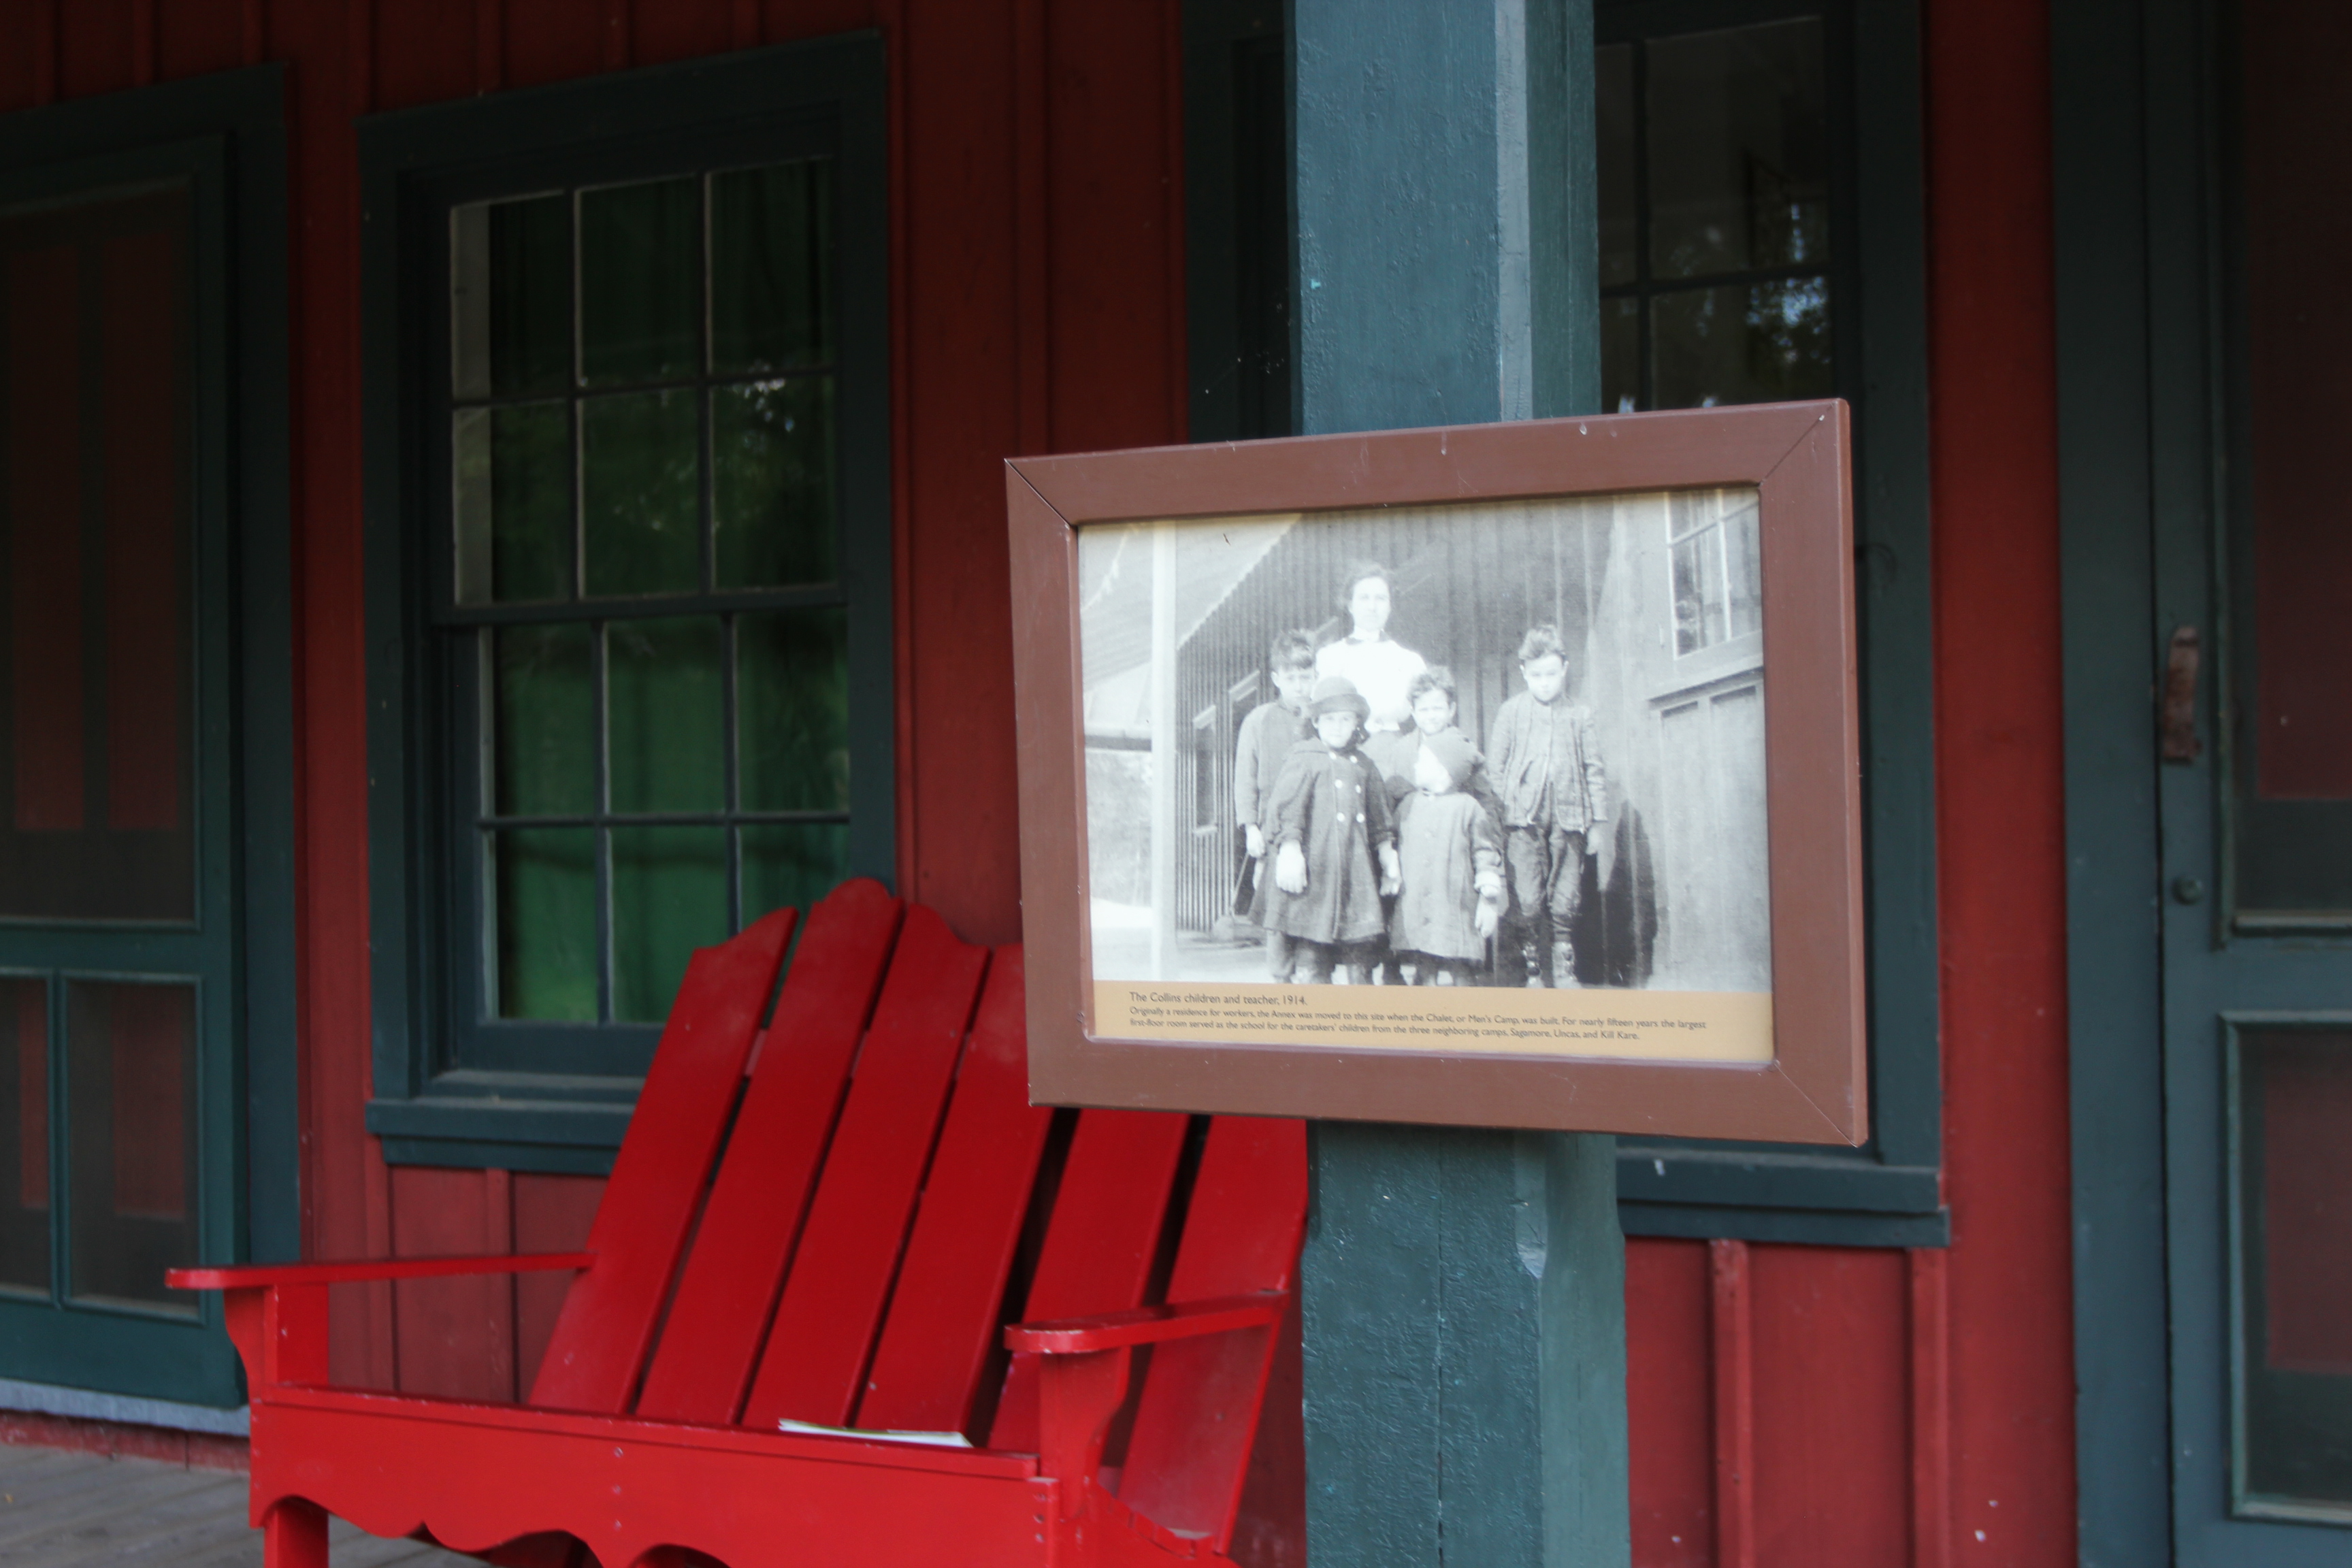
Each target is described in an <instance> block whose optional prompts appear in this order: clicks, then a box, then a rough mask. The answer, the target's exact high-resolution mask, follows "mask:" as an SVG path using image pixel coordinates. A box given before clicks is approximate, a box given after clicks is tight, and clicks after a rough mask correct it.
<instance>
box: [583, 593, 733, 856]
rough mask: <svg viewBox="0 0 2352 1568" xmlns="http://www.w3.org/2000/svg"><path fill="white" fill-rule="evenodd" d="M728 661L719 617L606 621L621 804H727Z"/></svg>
mask: <svg viewBox="0 0 2352 1568" xmlns="http://www.w3.org/2000/svg"><path fill="white" fill-rule="evenodd" d="M721 660H722V655H721V652H720V638H719V618H718V617H717V616H676V617H664V618H662V619H659V620H643V621H614V622H613V623H612V624H611V625H609V626H606V627H605V629H604V679H605V682H606V687H607V690H608V694H609V695H608V697H607V701H608V703H609V710H608V711H609V713H610V728H609V730H608V731H607V734H608V740H607V745H608V747H609V750H608V752H607V761H608V763H609V765H610V768H611V772H612V802H613V809H614V811H616V812H632V811H716V810H718V809H719V808H720V807H721V806H723V805H725V804H726V791H727V773H726V749H725V748H726V738H725V733H724V730H723V722H724V717H725V705H724V700H723V699H722V697H721V694H720V673H719V672H720V668H721Z"/></svg>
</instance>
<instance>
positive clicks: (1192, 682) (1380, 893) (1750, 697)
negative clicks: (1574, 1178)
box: [1078, 488, 1771, 992]
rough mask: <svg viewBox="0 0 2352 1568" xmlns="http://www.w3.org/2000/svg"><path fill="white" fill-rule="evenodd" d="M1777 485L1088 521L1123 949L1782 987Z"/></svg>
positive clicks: (1449, 973) (1085, 604)
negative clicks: (1772, 847) (1772, 526)
mask: <svg viewBox="0 0 2352 1568" xmlns="http://www.w3.org/2000/svg"><path fill="white" fill-rule="evenodd" d="M1758 507H1759V497H1758V494H1757V492H1756V491H1755V490H1754V489H1752V488H1739V489H1707V490H1690V491H1675V492H1653V493H1647V494H1633V495H1616V496H1601V497H1586V498H1578V499H1573V500H1538V501H1527V502H1513V503H1502V504H1497V503H1494V502H1479V503H1476V504H1470V505H1463V506H1457V507H1439V508H1424V509H1404V508H1399V509H1390V510H1376V511H1362V512H1328V513H1318V514H1314V515H1309V516H1288V517H1249V518H1230V519H1216V520H1210V521H1181V522H1143V523H1121V524H1098V525H1093V526H1089V527H1087V528H1086V529H1083V530H1082V531H1080V533H1079V536H1078V590H1079V626H1080V636H1081V649H1080V661H1081V681H1082V686H1083V693H1084V721H1085V731H1086V796H1087V849H1088V873H1089V883H1090V886H1089V889H1088V901H1089V913H1090V921H1091V930H1092V936H1093V949H1094V979H1095V980H1096V981H1097V982H1106V981H1121V982H1152V981H1158V982H1206V983H1216V984H1283V985H1315V984H1340V985H1364V984H1380V985H1450V986H1511V987H1548V988H1563V989H1565V988H1573V987H1584V988H1598V987H1613V988H1622V989H1646V990H1654V991H1678V992H1766V991H1769V990H1770V988H1771V934H1770V927H1769V902H1768V897H1767V892H1768V882H1767V871H1768V862H1767V854H1766V816H1765V763H1764V674H1765V671H1764V650H1763V636H1762V576H1761V571H1760V556H1759V536H1758V515H1759V512H1758Z"/></svg>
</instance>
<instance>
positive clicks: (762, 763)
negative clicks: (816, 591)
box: [735, 608, 849, 811]
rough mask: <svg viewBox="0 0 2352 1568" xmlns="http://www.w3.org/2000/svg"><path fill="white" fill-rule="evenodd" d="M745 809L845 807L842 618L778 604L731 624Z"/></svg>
mask: <svg viewBox="0 0 2352 1568" xmlns="http://www.w3.org/2000/svg"><path fill="white" fill-rule="evenodd" d="M735 641H736V672H735V702H736V712H737V716H738V719H739V721H740V725H741V730H740V736H739V739H738V741H737V745H738V746H739V748H740V757H741V767H742V782H741V790H742V804H743V809H744V810H746V811H846V810H847V809H848V808H849V616H848V613H847V612H846V611H845V610H841V609H837V608H834V609H812V610H779V611H775V612H772V613H769V614H762V615H749V616H740V617H738V618H737V620H736V623H735Z"/></svg>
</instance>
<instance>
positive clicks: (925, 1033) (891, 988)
mask: <svg viewBox="0 0 2352 1568" xmlns="http://www.w3.org/2000/svg"><path fill="white" fill-rule="evenodd" d="M987 966H988V951H987V949H985V948H981V947H973V946H970V945H967V944H966V943H964V942H959V941H958V940H957V939H956V938H955V936H954V935H953V934H952V933H950V931H948V929H947V925H946V922H944V921H941V920H940V917H939V916H938V915H936V914H933V913H932V912H931V911H930V910H928V909H925V908H923V907H922V906H920V905H917V906H915V907H914V908H913V909H911V910H908V915H907V920H906V924H905V925H904V926H903V927H902V928H901V930H900V931H899V936H898V948H897V949H896V951H895V952H893V953H892V954H891V963H890V975H889V978H888V979H887V980H886V981H884V983H883V986H882V999H881V1001H880V1002H879V1003H878V1004H877V1005H876V1007H875V1010H874V1023H873V1026H872V1028H871V1029H870V1030H869V1031H868V1032H867V1034H866V1043H865V1045H864V1047H862V1048H861V1049H860V1051H859V1052H858V1058H857V1068H856V1075H855V1076H854V1077H853V1078H852V1079H850V1085H849V1099H848V1101H847V1103H846V1104H845V1105H844V1106H843V1107H842V1110H841V1121H840V1125H839V1126H838V1128H836V1130H835V1132H834V1138H833V1146H832V1149H831V1151H830V1152H829V1153H828V1154H827V1155H826V1157H825V1166H824V1177H823V1179H822V1180H821V1182H820V1183H819V1184H818V1186H817V1191H816V1197H815V1199H814V1202H813V1203H812V1204H811V1205H810V1207H809V1216H808V1225H807V1228H806V1229H805V1230H804V1231H803V1234H802V1237H801V1244H800V1247H799V1250H798V1252H797V1254H796V1255H795V1259H794V1267H793V1273H792V1277H791V1278H790V1279H787V1280H785V1282H784V1290H783V1296H782V1300H780V1301H779V1302H778V1303H777V1306H776V1316H775V1321H774V1322H773V1323H772V1325H771V1326H770V1327H769V1330H768V1343H767V1348H766V1350H765V1351H764V1352H762V1354H761V1358H760V1366H759V1371H758V1373H756V1374H755V1375H754V1377H753V1378H752V1381H751V1394H750V1396H749V1398H748V1399H747V1400H746V1401H745V1402H744V1405H743V1415H742V1420H743V1424H744V1425H745V1426H752V1427H772V1426H774V1425H775V1424H776V1422H778V1421H779V1420H785V1419H789V1420H793V1421H811V1422H815V1423H817V1424H819V1425H821V1426H845V1425H847V1423H848V1421H849V1418H850V1416H851V1415H852V1414H853V1413H854V1412H855V1411H856V1408H857V1396H858V1394H859V1391H860V1389H861V1387H862V1385H863V1384H864V1381H865V1377H866V1364H867V1363H868V1361H869V1360H870V1359H871V1357H872V1354H873V1351H874V1343H875V1337H876V1334H877V1331H878V1330H879V1329H880V1327H881V1321H882V1313H883V1309H884V1307H885V1305H886V1304H887V1301H888V1300H889V1295H890V1285H891V1281H892V1279H893V1278H894V1277H895V1275H896V1273H897V1270H898V1259H899V1251H900V1248H901V1247H902V1246H903V1245H904V1242H905V1238H906V1235H907V1223H908V1216H909V1215H911V1214H912V1213H913V1212H914V1207H915V1199H916V1196H917V1194H919V1192H920V1191H921V1190H922V1183H923V1178H924V1174H925V1172H926V1171H927V1169H928V1168H929V1163H930V1155H931V1150H932V1146H933V1143H934V1142H935V1141H936V1139H937V1138H938V1135H939V1127H940V1115H941V1113H942V1111H943V1110H945V1108H946V1104H947V1098H948V1089H949V1086H950V1082H951V1081H952V1080H953V1079H954V1076H955V1069H956V1062H957V1059H958V1058H959V1057H960V1056H961V1053H962V1048H963V1041H964V1031H965V1028H966V1027H967V1026H969V1024H970V1023H971V1009H972V1004H973V1002H974V1001H975V1000H976V998H977V997H978V995H979V993H980V984H981V978H982V974H983V973H985V971H986V969H987ZM638 1114H639V1115H640V1116H642V1115H643V1114H644V1112H643V1111H642V1110H640V1111H639V1113H638Z"/></svg>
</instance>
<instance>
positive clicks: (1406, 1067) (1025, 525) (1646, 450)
mask: <svg viewBox="0 0 2352 1568" xmlns="http://www.w3.org/2000/svg"><path fill="white" fill-rule="evenodd" d="M1851 451H1852V437H1851V432H1850V429H1849V421H1848V414H1847V410H1846V405H1844V404H1843V402H1838V401H1831V402H1822V403H1794V404H1773V405H1761V406H1750V407H1738V408H1713V409H1695V410H1687V411H1677V412H1672V413H1658V414H1632V415H1616V416H1592V417H1588V418H1583V419H1552V420H1538V421H1528V422H1523V423H1514V424H1501V425H1470V426H1452V427H1447V428H1440V429H1429V430H1396V431H1379V432H1371V433H1367V434H1362V435H1348V436H1318V437H1302V438H1298V439H1293V440H1279V441H1255V442H1244V443H1239V444H1223V445H1213V446H1200V447H1152V448H1147V449H1142V450H1138V451H1129V452H1105V453H1095V454H1088V455H1084V456H1074V457H1057V458H1015V459H1013V460H1011V461H1008V462H1007V463H1006V464H1005V492H1006V502H1007V508H1008V511H1009V515H1010V526H1011V530H1012V547H1013V584H1012V585H1013V605H1014V606H1015V615H1014V626H1013V669H1014V676H1015V682H1016V713H1017V720H1018V727H1019V742H1020V768H1021V884H1022V895H1023V921H1024V928H1025V936H1026V948H1027V963H1028V976H1029V1092H1030V1097H1031V1099H1032V1100H1034V1101H1035V1102H1037V1103H1041V1104H1042V1103H1054V1104H1073V1105H1117V1106H1139V1107H1151V1108H1156V1109H1162V1110H1201V1111H1239V1112H1250V1113H1257V1114H1262V1115H1278V1116H1311V1117H1328V1118H1338V1119H1343V1120H1352V1121H1403V1122H1438V1123H1452V1124H1457V1125H1467V1126H1488V1127H1528V1128H1549V1129H1557V1130H1562V1131H1602V1132H1628V1133H1643V1134H1649V1135H1675V1136H1684V1137H1698V1138H1742V1139H1766V1140H1772V1141H1776V1142H1798V1143H1852V1144H1859V1143H1861V1142H1864V1140H1865V1139H1866V1138H1867V1137H1868V1135H1869V1125H1868V1122H1869V1116H1868V1103H1869V1095H1868V1092H1867V1088H1866V1084H1865V1080H1864V1055H1865V1038H1866V1035H1865V1026H1864V950H1863V896H1862V864H1863V862H1862V784H1861V742H1860V725H1859V714H1860V707H1859V701H1858V697H1857V693H1856V682H1855V669H1856V651H1857V647H1858V643H1857V640H1856V634H1855V628H1854V595H1853V587H1854V584H1853V493H1852V480H1851V468H1852V464H1851ZM1733 485H1753V486H1755V487H1757V489H1758V490H1759V492H1760V495H1761V498H1762V499H1761V510H1760V523H1761V538H1762V551H1763V580H1764V633H1763V635H1764V659H1765V669H1766V672H1767V674H1766V680H1767V683H1768V684H1767V688H1766V700H1765V769H1766V781H1767V782H1766V789H1767V811H1768V823H1769V826H1768V833H1769V858H1770V878H1771V919H1772V1020H1773V1037H1774V1050H1775V1053H1776V1054H1775V1057H1774V1059H1773V1060H1772V1061H1770V1062H1769V1063H1764V1064H1754V1065H1731V1064H1720V1063H1681V1062H1658V1061H1625V1060H1607V1059H1596V1058H1561V1057H1527V1056H1502V1055H1487V1054H1483V1053H1475V1052H1467V1051H1458V1050H1444V1049H1432V1050H1426V1051H1418V1050H1408V1049H1397V1048H1386V1047H1384V1048H1381V1049H1380V1050H1377V1051H1370V1052H1359V1051H1349V1050H1346V1049H1339V1048H1329V1047H1314V1048H1303V1047H1280V1046H1255V1045H1237V1044H1229V1043H1223V1042H1220V1043H1216V1044H1201V1045H1188V1044H1174V1043H1170V1042H1167V1041H1159V1040H1154V1041H1139V1040H1121V1039H1112V1038H1100V1037H1096V1036H1095V1035H1094V1034H1093V1033H1092V1024H1093V1006H1094V1004H1093V995H1092V990H1091V987H1090V985H1089V984H1088V980H1089V977H1090V976H1091V974H1092V973H1093V963H1092V955H1091V945H1092V938H1091V931H1090V929H1089V926H1088V923H1087V921H1086V919H1085V918H1084V911H1085V910H1086V908H1087V902H1086V900H1087V814H1086V803H1085V798H1084V792H1083V781H1084V779H1085V777H1086V772H1085V735H1084V730H1083V725H1082V717H1081V711H1080V700H1079V693H1080V687H1079V652H1078V649H1079V642H1078V618H1077V613H1078V612H1077V598H1076V584H1077V569H1076V568H1077V531H1078V530H1079V529H1081V528H1084V527H1086V526H1087V524H1090V523H1101V522H1131V521H1146V520H1160V519H1169V520H1174V519H1183V518H1204V517H1219V516H1238V515H1245V514H1252V513H1261V514H1262V513H1268V512H1297V511H1307V512H1314V511H1327V510H1338V509H1342V508H1365V507H1381V506H1431V505H1439V504H1446V503H1456V502H1462V501H1473V500H1530V499H1538V498H1549V497H1570V496H1591V495H1606V494H1612V493H1625V492H1633V491H1643V490H1661V489H1710V488H1715V487H1719V486H1733Z"/></svg>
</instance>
